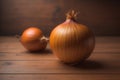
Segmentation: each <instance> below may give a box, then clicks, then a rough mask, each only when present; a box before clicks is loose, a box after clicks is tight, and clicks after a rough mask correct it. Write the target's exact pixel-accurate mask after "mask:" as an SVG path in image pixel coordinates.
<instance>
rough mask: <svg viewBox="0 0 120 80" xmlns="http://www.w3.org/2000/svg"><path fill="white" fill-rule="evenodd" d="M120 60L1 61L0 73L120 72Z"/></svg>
mask: <svg viewBox="0 0 120 80" xmlns="http://www.w3.org/2000/svg"><path fill="white" fill-rule="evenodd" d="M119 62H120V61H111V60H102V59H101V60H91V59H88V60H86V61H85V62H83V63H81V64H79V65H76V66H73V65H66V64H63V63H62V62H60V61H59V60H47V61H46V60H41V61H0V73H89V74H91V73H119V74H120V64H119Z"/></svg>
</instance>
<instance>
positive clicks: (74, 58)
mask: <svg viewBox="0 0 120 80" xmlns="http://www.w3.org/2000/svg"><path fill="white" fill-rule="evenodd" d="M50 47H51V49H52V50H53V53H54V54H55V55H56V56H57V57H58V58H59V59H60V60H61V61H63V62H64V63H78V62H81V61H84V60H85V59H87V58H88V57H89V56H90V54H91V53H92V51H93V49H94V47H95V36H94V34H93V32H92V31H91V30H90V29H89V28H88V27H87V26H85V25H82V24H79V23H77V22H76V21H74V20H72V19H66V21H65V22H64V23H62V24H60V25H58V26H57V27H55V28H54V29H53V31H52V32H51V34H50Z"/></svg>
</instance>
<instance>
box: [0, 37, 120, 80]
mask: <svg viewBox="0 0 120 80" xmlns="http://www.w3.org/2000/svg"><path fill="white" fill-rule="evenodd" d="M0 80H120V37H97V38H96V47H95V50H94V52H93V53H92V55H91V56H90V57H89V58H88V59H87V60H86V61H85V62H83V63H81V64H79V65H76V66H73V65H66V64H63V63H62V62H60V61H59V60H58V59H57V58H56V57H55V56H54V55H53V54H52V51H51V50H50V48H49V45H48V46H47V49H46V50H45V51H42V52H37V53H30V52H28V51H26V49H24V48H23V46H22V45H21V44H20V42H19V40H18V39H17V38H15V37H2V36H1V37H0Z"/></svg>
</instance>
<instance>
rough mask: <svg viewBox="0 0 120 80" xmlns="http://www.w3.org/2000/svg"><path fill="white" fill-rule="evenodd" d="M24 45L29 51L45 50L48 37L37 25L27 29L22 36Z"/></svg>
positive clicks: (21, 39) (21, 40)
mask: <svg viewBox="0 0 120 80" xmlns="http://www.w3.org/2000/svg"><path fill="white" fill-rule="evenodd" d="M20 42H21V43H22V45H23V46H24V47H25V48H26V49H27V50H29V51H39V50H44V49H45V48H46V46H47V38H46V37H44V36H43V33H42V31H41V30H40V29H39V28H37V27H30V28H28V29H26V30H25V31H24V32H23V33H22V36H21V38H20Z"/></svg>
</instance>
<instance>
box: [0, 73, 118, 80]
mask: <svg viewBox="0 0 120 80" xmlns="http://www.w3.org/2000/svg"><path fill="white" fill-rule="evenodd" d="M0 79H1V80H120V74H86V75H84V74H59V75H58V74H6V75H0Z"/></svg>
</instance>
